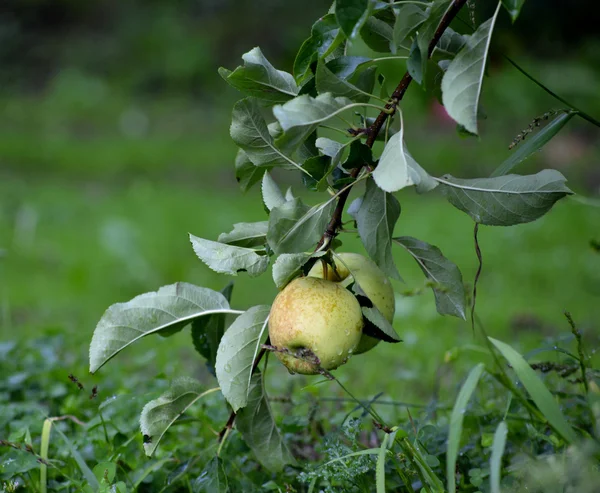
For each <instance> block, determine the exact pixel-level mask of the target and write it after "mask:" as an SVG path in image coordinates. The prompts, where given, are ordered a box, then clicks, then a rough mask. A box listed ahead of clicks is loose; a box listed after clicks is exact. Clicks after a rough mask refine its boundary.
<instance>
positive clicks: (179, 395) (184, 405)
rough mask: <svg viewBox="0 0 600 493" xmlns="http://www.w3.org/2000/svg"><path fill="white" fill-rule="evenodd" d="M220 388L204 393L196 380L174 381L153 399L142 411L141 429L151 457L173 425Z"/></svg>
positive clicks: (179, 379)
mask: <svg viewBox="0 0 600 493" xmlns="http://www.w3.org/2000/svg"><path fill="white" fill-rule="evenodd" d="M218 390H219V388H218V387H216V388H214V389H209V390H206V391H203V387H202V384H200V382H198V381H197V380H196V379H194V378H187V377H182V378H178V379H176V380H173V382H172V383H171V385H170V386H169V390H167V391H166V392H165V393H164V394H162V395H161V396H160V397H158V398H157V399H153V400H151V401H150V402H148V404H146V405H145V406H144V409H142V415H141V416H140V429H141V431H142V435H143V436H144V450H145V452H146V455H147V456H151V455H152V454H153V453H154V451H155V450H156V448H157V447H158V444H159V443H160V441H161V440H162V437H163V436H164V434H165V433H166V432H167V430H168V429H169V428H170V427H171V425H172V424H173V423H174V422H175V421H176V420H177V418H179V417H180V416H181V415H182V414H183V413H185V412H186V411H187V410H188V409H189V408H190V407H191V406H192V405H193V404H195V403H196V402H197V401H198V400H199V399H201V398H202V397H204V396H206V395H208V394H211V393H213V392H216V391H218Z"/></svg>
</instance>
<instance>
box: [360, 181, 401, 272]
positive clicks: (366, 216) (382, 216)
mask: <svg viewBox="0 0 600 493" xmlns="http://www.w3.org/2000/svg"><path fill="white" fill-rule="evenodd" d="M399 217H400V203H399V202H398V200H396V198H395V197H394V196H393V195H391V194H389V193H387V192H384V191H383V190H382V189H381V188H379V187H378V186H377V185H376V184H375V181H373V180H372V179H368V180H367V186H366V191H365V195H364V196H363V201H362V204H361V205H360V209H358V212H357V213H356V224H357V226H358V234H359V235H360V239H361V241H362V243H363V245H364V246H365V249H366V250H367V253H368V254H369V256H370V257H371V258H372V259H373V261H374V262H375V263H376V264H377V265H378V266H379V268H380V269H381V270H382V271H383V272H385V274H386V275H387V276H388V277H393V278H394V279H400V280H401V277H400V274H399V273H398V270H397V269H396V265H395V264H394V259H393V257H392V234H393V232H394V226H395V224H396V221H397V220H398V218H399Z"/></svg>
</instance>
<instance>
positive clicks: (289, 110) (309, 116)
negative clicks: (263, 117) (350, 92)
mask: <svg viewBox="0 0 600 493" xmlns="http://www.w3.org/2000/svg"><path fill="white" fill-rule="evenodd" d="M351 104H352V101H350V100H348V99H346V98H335V97H333V96H332V95H331V94H319V95H318V96H317V97H316V98H313V97H311V96H308V95H306V94H304V95H302V96H298V97H297V98H294V99H292V100H291V101H288V102H287V103H285V104H283V105H276V106H273V114H274V115H275V118H277V120H278V121H279V123H280V124H281V128H283V130H284V131H286V132H287V131H288V130H289V129H290V128H293V127H306V128H308V129H310V132H308V133H311V132H312V131H313V130H314V129H315V128H316V126H317V125H318V124H319V123H323V122H325V121H327V120H328V119H329V118H331V117H332V116H334V115H337V114H339V113H341V112H342V111H343V110H344V109H345V108H346V107H347V106H350V105H351Z"/></svg>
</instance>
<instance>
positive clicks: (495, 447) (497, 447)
mask: <svg viewBox="0 0 600 493" xmlns="http://www.w3.org/2000/svg"><path fill="white" fill-rule="evenodd" d="M507 433H508V429H507V427H506V421H500V423H499V424H498V427H497V428H496V433H494V442H493V443H492V455H491V456H490V492H491V493H502V490H501V488H500V479H501V477H502V454H504V446H505V445H506V434H507Z"/></svg>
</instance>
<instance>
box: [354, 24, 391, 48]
mask: <svg viewBox="0 0 600 493" xmlns="http://www.w3.org/2000/svg"><path fill="white" fill-rule="evenodd" d="M360 37H361V38H362V40H363V41H364V42H365V44H366V45H367V46H368V47H369V48H371V49H372V50H373V51H376V52H378V53H389V52H390V47H391V46H392V44H393V41H394V28H393V27H392V26H391V25H390V24H388V23H387V22H385V21H383V20H381V19H377V18H376V17H369V18H368V19H367V20H366V22H365V23H364V25H363V27H362V28H361V29H360Z"/></svg>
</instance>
